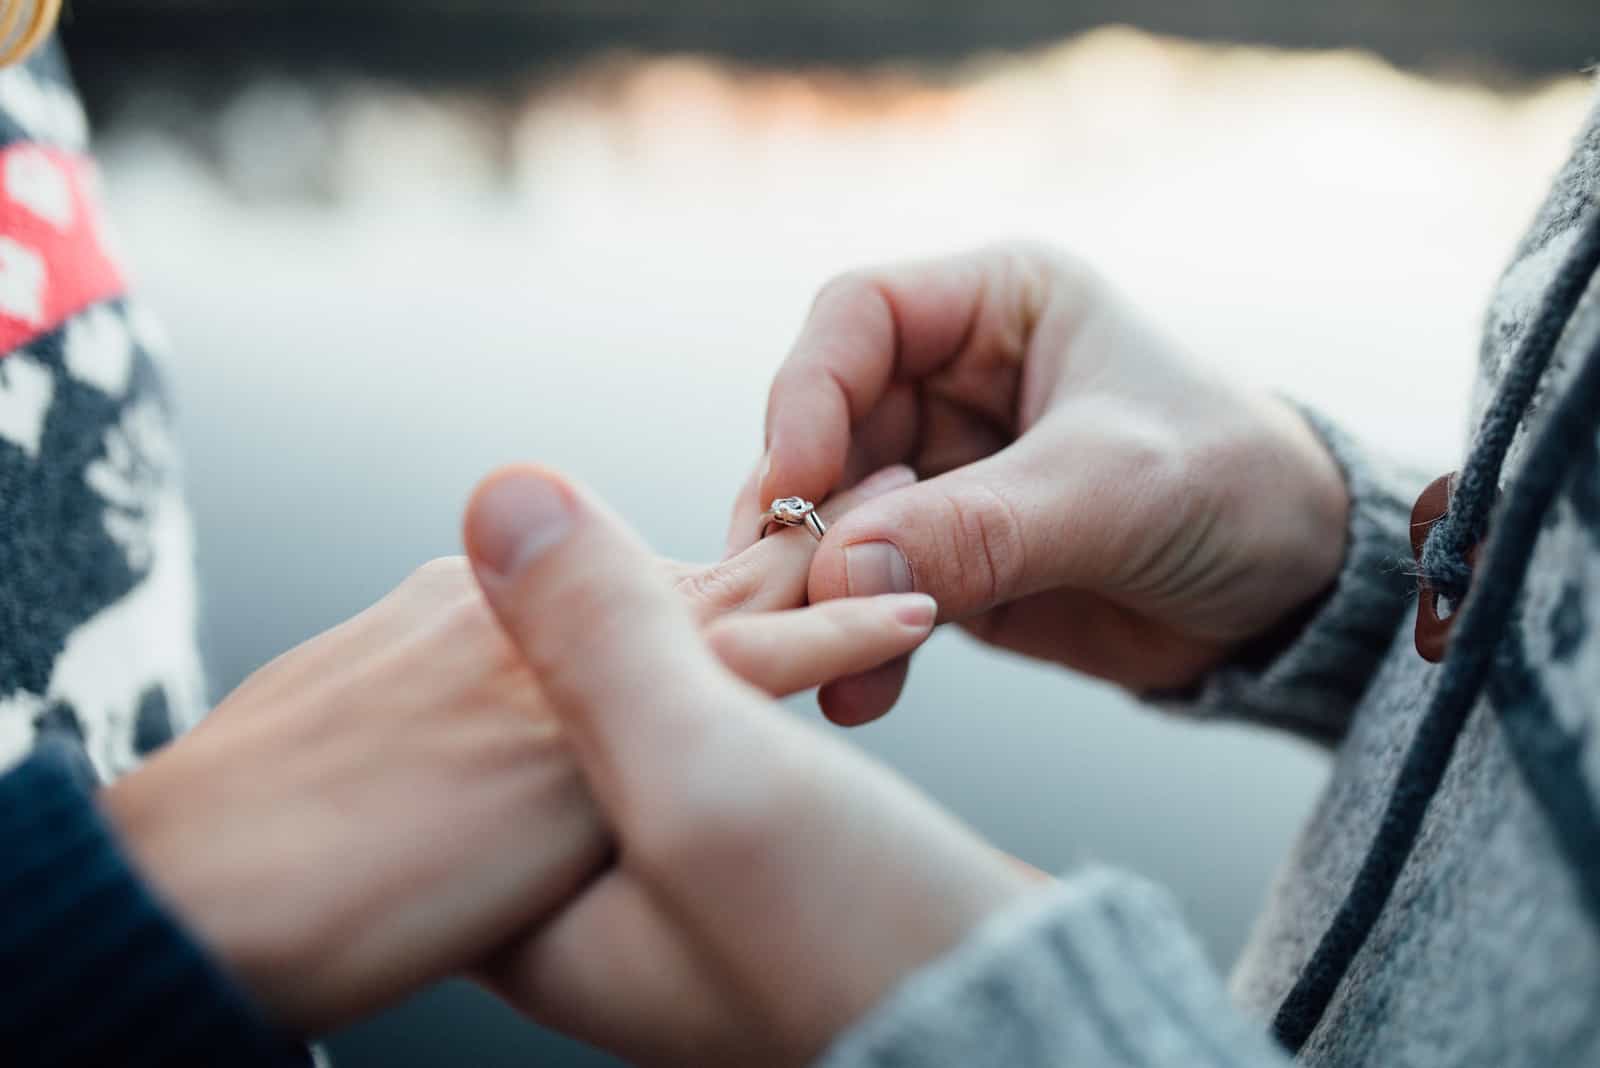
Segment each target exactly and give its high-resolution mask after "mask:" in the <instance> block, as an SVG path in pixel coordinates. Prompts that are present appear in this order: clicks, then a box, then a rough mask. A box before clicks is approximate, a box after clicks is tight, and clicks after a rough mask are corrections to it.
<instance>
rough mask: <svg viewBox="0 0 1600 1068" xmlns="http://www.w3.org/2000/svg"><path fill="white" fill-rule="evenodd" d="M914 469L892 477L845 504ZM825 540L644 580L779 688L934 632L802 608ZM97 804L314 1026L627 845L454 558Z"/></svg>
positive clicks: (281, 1019)
mask: <svg viewBox="0 0 1600 1068" xmlns="http://www.w3.org/2000/svg"><path fill="white" fill-rule="evenodd" d="M910 479H911V475H910V473H909V472H907V471H905V470H903V469H901V470H891V471H887V472H884V473H883V474H882V475H881V476H880V477H879V478H878V479H876V480H874V481H872V482H870V483H869V484H866V485H864V486H862V487H860V488H859V489H858V491H857V492H854V493H851V494H846V495H843V496H842V497H841V498H840V499H839V500H838V501H836V502H833V503H832V504H831V506H830V512H831V514H833V515H842V514H843V513H844V512H845V511H846V510H848V508H850V507H852V506H853V505H855V504H857V503H859V502H860V501H861V500H864V499H866V498H867V497H869V496H870V495H871V494H872V493H873V492H883V491H885V490H889V489H892V488H894V487H896V486H899V485H904V484H905V483H906V482H908V481H910ZM813 549H814V543H813V542H812V541H811V540H810V539H809V538H807V537H805V536H804V534H803V533H802V534H800V536H798V537H796V536H790V535H774V536H773V537H771V538H769V539H767V540H766V541H764V542H762V543H761V544H760V545H758V546H755V547H753V548H752V549H751V550H750V551H749V552H747V553H744V554H742V555H741V556H739V557H737V558H735V559H733V560H730V561H728V562H726V563H724V564H721V565H718V566H716V567H712V568H700V567H691V566H688V565H682V564H675V563H667V562H663V561H660V560H656V559H651V560H649V561H648V563H647V564H645V565H644V567H643V571H644V573H645V574H646V575H647V576H648V581H649V582H650V583H651V584H652V585H653V586H654V587H655V588H656V589H658V590H659V591H660V592H661V593H662V595H663V596H664V597H666V598H667V599H669V600H671V601H672V602H673V603H674V604H675V606H676V608H677V609H678V611H680V612H682V613H683V614H684V615H685V617H686V618H688V619H689V620H691V621H692V622H691V625H690V629H691V633H693V634H695V635H696V641H697V642H698V643H699V644H700V646H701V647H702V648H703V649H705V650H707V651H708V655H715V656H719V657H721V658H723V660H724V661H725V662H726V663H727V664H729V665H731V666H732V668H733V669H734V670H735V671H736V672H737V673H738V675H739V677H740V678H742V679H743V680H744V682H743V683H742V684H743V685H749V686H752V687H755V688H757V689H758V690H759V691H761V692H763V693H766V694H773V695H779V694H787V693H791V692H794V691H797V690H801V689H805V688H808V687H810V686H813V685H816V684H818V683H820V682H824V681H826V680H827V679H830V678H833V677H836V676H837V675H838V674H840V673H843V672H852V671H860V670H864V669H867V668H869V667H871V666H872V665H873V664H875V663H880V662H882V661H883V660H885V659H888V658H891V657H895V656H898V655H901V654H903V653H905V652H906V651H907V650H909V649H911V648H913V647H915V646H916V645H918V644H920V643H921V642H922V641H923V640H924V639H925V638H926V637H927V635H928V633H929V631H930V630H931V629H932V625H933V618H934V615H935V612H936V609H935V607H934V605H933V603H932V601H931V600H930V599H929V598H927V597H922V596H918V597H909V598H904V597H903V598H880V599H872V600H866V601H856V602H849V603H841V604H838V605H827V606H821V607H817V608H806V609H798V610H786V609H794V606H796V605H798V604H800V603H802V601H803V597H804V588H805V581H806V572H807V567H808V565H809V562H810V558H811V554H812V552H813ZM673 591H676V592H673ZM600 592H601V591H597V595H599V593H600ZM568 622H569V621H563V620H560V619H555V618H552V619H550V620H547V621H546V624H547V625H549V626H552V627H561V626H565V625H567V623H568ZM780 634H781V640H780V637H779V636H780ZM593 637H594V641H593V642H585V643H583V644H582V645H581V646H578V647H574V648H573V649H572V650H571V655H572V657H573V663H572V667H573V668H574V669H576V670H582V671H586V672H591V673H594V674H597V675H601V676H603V675H605V674H607V673H608V672H609V671H611V670H612V669H613V665H611V664H610V663H609V660H608V657H609V655H611V654H612V653H613V652H615V653H619V654H620V653H622V650H611V649H608V648H606V647H605V644H604V642H603V641H602V640H601V639H602V638H603V637H604V636H603V635H598V634H597V635H594V636H593ZM102 803H103V806H104V809H105V811H106V812H107V814H108V815H109V817H110V818H111V821H112V822H113V824H114V825H115V826H116V827H117V828H118V829H119V831H120V833H121V837H122V839H123V842H124V845H125V848H126V849H127V850H128V852H129V853H130V855H131V858H132V859H133V861H134V863H135V864H136V865H137V866H138V867H140V868H141V870H142V871H143V872H144V873H145V875H146V877H147V878H148V879H149V881H150V882H151V884H152V885H153V886H154V887H155V888H156V889H157V890H158V892H160V893H161V894H162V895H163V896H164V897H165V898H166V899H167V900H168V902H169V903H170V904H171V905H172V906H173V907H174V908H175V909H176V911H177V912H178V914H179V915H180V916H181V917H182V918H183V919H184V920H185V921H186V922H187V924H188V926H189V927H190V929H191V930H193V931H194V932H195V933H197V934H198V935H199V936H200V937H201V938H202V939H203V940H204V941H206V942H207V943H208V944H209V945H210V946H211V947H212V948H213V950H214V951H215V952H216V953H217V954H218V955H219V956H220V957H221V959H223V960H224V961H225V962H227V964H228V965H229V966H230V967H231V969H232V970H233V972H234V973H235V974H236V975H237V976H238V977H239V979H240V980H242V982H243V983H244V984H245V986H246V987H247V988H248V989H249V990H250V991H251V993H252V994H253V995H254V996H255V998H256V1000H257V1001H258V1003H259V1004H260V1005H261V1006H262V1007H263V1008H264V1009H265V1010H266V1012H267V1013H268V1015H269V1016H270V1018H272V1019H273V1020H274V1021H275V1022H276V1023H278V1024H279V1025H281V1026H282V1027H284V1028H286V1029H288V1030H290V1031H293V1032H296V1033H303V1034H317V1033H321V1032H323V1031H325V1030H327V1029H329V1028H332V1027H334V1026H337V1025H339V1024H341V1023H344V1022H348V1021H350V1020H353V1019H355V1018H357V1017H359V1016H361V1015H364V1014H366V1013H369V1012H371V1011H374V1010H376V1009H378V1008H381V1007H383V1006H384V1005H387V1004H390V1003H392V1002H393V1001H395V1000H397V999H399V998H400V997H402V996H404V995H406V994H408V993H410V992H412V991H414V990H416V989H418V988H420V987H421V986H423V985H425V984H427V983H429V982H432V981H435V980H437V979H440V978H443V977H445V976H447V975H449V974H452V973H456V972H461V971H468V970H474V969H477V968H479V967H480V966H481V965H482V964H483V962H484V961H485V960H489V959H494V958H496V957H497V956H499V955H502V954H503V952H504V946H505V944H506V943H507V940H508V939H512V938H513V937H514V936H516V935H517V934H518V932H522V931H525V930H527V929H528V928H529V927H530V926H534V925H537V924H538V923H539V922H540V921H541V920H543V919H546V918H548V917H549V916H550V915H551V914H552V913H554V912H555V911H556V910H558V909H559V907H560V906H561V905H562V904H563V903H564V902H566V901H567V900H568V899H569V898H570V897H571V896H572V895H574V894H576V893H578V892H579V891H580V890H581V889H582V888H583V887H584V886H585V884H586V883H587V882H588V881H590V880H592V879H595V878H596V877H597V876H599V874H600V873H601V872H602V871H604V870H605V868H606V866H607V864H608V862H609V860H610V858H611V857H612V855H613V852H614V850H615V844H614V842H613V839H612V837H611V835H610V834H609V833H608V831H607V825H606V822H605V820H604V818H603V814H602V813H601V812H600V811H598V810H597V808H596V806H595V804H594V801H593V797H592V794H591V790H590V787H589V785H588V784H587V783H586V782H585V780H584V777H583V776H582V775H581V774H580V771H579V768H578V767H577V765H576V763H575V761H574V759H573V755H572V751H571V746H570V745H569V742H568V740H567V738H566V737H565V736H564V734H563V731H562V728H561V726H560V724H559V723H558V721H557V720H556V718H555V717H554V716H553V714H552V712H551V709H550V706H549V699H548V696H547V692H546V687H545V685H544V681H543V680H542V679H541V678H539V677H537V676H536V674H535V673H534V672H532V671H531V670H530V669H529V667H528V665H527V663H526V661H525V660H524V659H523V657H522V655H521V653H520V651H519V649H518V648H517V647H516V646H515V645H514V644H513V643H512V642H511V641H510V640H509V639H508V638H507V636H506V635H505V633H504V631H503V630H502V629H501V627H500V626H499V625H498V623H497V622H496V620H495V617H494V616H493V615H492V614H491V613H490V611H489V609H488V607H487V605H486V603H485V601H484V599H483V597H482V595H481V593H480V591H479V588H478V585H477V583H476V582H475V581H474V580H473V577H472V574H471V572H470V570H469V568H468V565H467V563H466V561H465V560H463V559H459V558H458V559H451V560H441V561H436V562H434V563H432V564H429V565H427V566H425V567H424V568H422V569H421V570H419V571H418V572H417V573H416V574H415V575H413V576H412V577H411V578H409V579H408V580H407V581H406V582H404V583H403V584H402V585H401V586H400V587H399V588H398V589H397V590H395V592H394V593H393V594H391V595H390V596H389V597H387V598H385V599H384V600H383V601H382V602H380V603H379V604H377V605H376V606H374V607H373V608H372V609H370V610H368V611H367V612H365V613H363V614H362V615H360V616H358V617H356V618H355V619H353V620H351V621H350V622H348V623H346V624H344V625H342V626H340V627H338V628H336V629H334V630H333V631H330V632H329V633H327V634H325V635H322V636H321V637H319V638H316V639H313V640H312V641H310V642H308V643H306V644H305V645H302V646H301V647H299V648H297V649H295V650H293V651H291V652H290V653H288V654H286V655H285V656H283V657H281V658H280V659H278V660H277V661H275V662H273V663H272V664H269V665H268V666H267V667H265V668H263V669H262V670H261V671H259V672H258V673H257V674H255V675H254V676H253V677H251V678H250V679H249V680H248V681H247V682H245V684H244V685H243V686H241V687H240V688H239V689H238V690H237V691H236V692H235V693H234V694H233V695H231V696H230V697H229V698H228V699H227V700H226V701H225V702H223V704H222V705H221V706H220V707H219V708H218V709H217V710H216V711H215V713H214V714H213V715H212V716H211V717H210V718H208V719H207V720H206V722H205V723H204V724H202V725H201V727H200V728H198V729H197V730H196V731H194V732H193V733H192V734H190V735H189V736H187V737H185V738H183V739H181V740H180V741H178V742H176V743H175V744H173V745H172V746H170V747H169V748H168V749H166V750H165V751H164V752H163V753H161V754H160V755H159V756H158V757H157V758H156V759H155V760H153V761H152V762H151V763H150V764H149V765H148V766H147V767H145V768H144V769H142V770H140V771H139V772H137V773H135V774H134V775H132V776H130V777H129V778H127V779H125V780H123V781H122V782H120V783H118V784H117V785H115V786H112V787H110V788H109V789H108V790H107V791H105V793H104V794H103V799H102Z"/></svg>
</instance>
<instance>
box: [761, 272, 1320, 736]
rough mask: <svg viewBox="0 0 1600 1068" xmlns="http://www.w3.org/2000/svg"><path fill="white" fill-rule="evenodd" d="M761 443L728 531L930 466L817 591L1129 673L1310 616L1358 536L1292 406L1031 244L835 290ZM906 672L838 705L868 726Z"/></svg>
mask: <svg viewBox="0 0 1600 1068" xmlns="http://www.w3.org/2000/svg"><path fill="white" fill-rule="evenodd" d="M1241 314H1249V311H1248V309H1244V308H1242V309H1241ZM767 445H768V455H767V458H766V460H765V461H764V462H763V466H762V467H761V468H758V472H757V475H756V476H755V477H753V478H752V480H751V482H750V483H749V484H748V485H747V487H746V489H745V492H744V493H743V494H742V495H741V496H740V498H739V501H738V504H737V506H736V508H735V513H734V521H733V526H732V534H731V537H730V546H731V547H732V548H734V549H738V548H742V547H744V546H745V545H747V544H748V543H749V531H750V528H751V526H752V525H753V523H754V517H755V516H756V515H757V514H758V513H759V512H760V510H761V508H762V507H763V504H762V502H763V501H765V500H768V499H770V498H771V497H774V496H779V495H791V494H798V495H801V496H812V497H814V498H816V497H821V496H825V495H826V494H827V493H829V492H830V491H832V490H835V489H837V488H839V487H841V486H848V485H850V484H851V482H852V481H853V480H854V479H855V478H857V477H859V476H860V474H862V473H863V472H865V471H868V470H871V469H873V468H875V467H877V466H881V465H882V464H886V463H902V462H904V463H910V464H912V465H913V466H914V467H915V468H916V469H917V470H918V472H919V473H920V474H921V475H923V476H924V477H925V478H926V479H927V480H926V481H924V482H921V483H918V484H916V485H914V486H909V487H907V488H904V489H902V490H899V491H897V492H893V493H889V494H885V495H883V496H881V497H878V498H876V499H875V500H873V501H872V502H870V503H869V504H868V505H866V506H865V507H863V508H861V509H859V510H858V511H856V512H853V513H851V514H850V516H848V517H847V518H846V519H844V520H843V521H841V522H839V523H837V524H835V525H834V527H833V529H832V530H831V531H830V532H829V534H828V537H827V540H826V542H825V543H824V545H823V546H822V549H821V551H819V552H818V554H817V557H816V560H815V562H814V563H813V565H812V571H811V582H810V595H811V600H812V601H813V602H814V603H815V602H821V601H825V600H828V599H829V598H834V597H844V596H862V595H868V594H878V593H886V592H890V591H901V592H904V591H909V590H913V589H915V590H921V591H923V592H925V593H930V594H932V595H933V596H934V597H935V598H936V599H937V600H938V602H939V605H940V608H941V612H942V615H943V617H944V618H945V619H947V620H953V621H959V622H962V623H964V624H965V625H966V626H968V627H969V628H970V629H971V630H972V631H973V632H974V633H976V634H977V635H978V636H979V637H980V638H982V639H984V640H986V641H989V642H992V643H994V644H996V645H1000V646H1004V647H1006V648H1008V649H1012V650H1015V651H1018V652H1022V653H1025V654H1028V655H1030V656H1036V657H1041V658H1044V659H1049V660H1056V661H1059V662H1061V663H1063V664H1066V665H1068V666H1070V667H1073V668H1076V669H1079V670H1082V671H1086V672H1089V673H1090V674H1093V675H1097V676H1100V677H1102V678H1106V679H1110V680H1112V681H1115V682H1118V683H1121V684H1123V685H1125V686H1128V687H1130V688H1133V689H1135V690H1148V689H1157V688H1175V687H1181V686H1184V685H1187V684H1189V683H1192V682H1193V681H1195V680H1196V679H1197V678H1198V677H1199V676H1200V675H1201V674H1203V673H1204V672H1205V671H1206V670H1207V669H1209V668H1211V667H1213V666H1215V665H1217V664H1218V663H1219V662H1221V661H1222V660H1224V659H1225V658H1227V657H1228V656H1229V655H1230V653H1232V652H1233V651H1234V650H1236V649H1237V648H1238V647H1239V646H1240V645H1241V644H1243V643H1246V642H1249V641H1250V640H1251V639H1253V638H1257V637H1259V636H1262V635H1263V634H1265V633H1267V632H1269V631H1271V630H1272V629H1273V628H1274V627H1275V626H1276V625H1278V624H1280V623H1282V622H1284V621H1285V620H1287V619H1289V618H1290V617H1292V616H1294V615H1295V614H1296V612H1297V610H1299V609H1301V608H1302V607H1303V606H1304V605H1306V604H1307V603H1308V602H1309V601H1310V600H1311V599H1313V598H1315V597H1316V596H1317V595H1318V594H1319V593H1321V592H1322V591H1323V590H1325V589H1326V588H1327V587H1328V585H1329V584H1330V583H1331V582H1332V580H1333V578H1334V575H1335V574H1336V571H1337V568H1338V566H1339V562H1340V560H1341V558H1342V556H1343V552H1344V540H1345V524H1346V516H1347V512H1348V510H1349V502H1348V499H1347V494H1346V490H1345V487H1344V484H1343V480H1342V477H1341V474H1340V472H1339V471H1338V469H1337V468H1336V466H1335V464H1334V462H1333V459H1332V457H1331V456H1329V454H1328V453H1327V451H1326V450H1325V449H1324V448H1323V446H1322V444H1321V442H1320V441H1319V440H1318V439H1317V438H1316V437H1315V436H1314V435H1313V433H1312V432H1311V430H1310V429H1309V427H1308V426H1307V425H1306V424H1305V422H1304V420H1303V419H1302V418H1301V417H1300V416H1299V414H1298V413H1296V412H1294V411H1293V410H1292V409H1290V408H1289V407H1288V406H1287V405H1285V404H1283V403H1281V402H1279V401H1277V400H1275V399H1272V398H1270V397H1266V396H1259V395H1256V394H1254V393H1249V392H1244V391H1241V390H1239V389H1237V388H1235V387H1233V386H1231V385H1229V384H1228V383H1226V382H1223V381H1221V380H1219V379H1218V378H1217V377H1215V376H1213V375H1211V374H1208V373H1206V372H1205V371H1204V370H1203V369H1201V368H1198V367H1196V366H1195V365H1193V364H1192V363H1190V362H1189V361H1188V360H1187V359H1185V357H1184V356H1183V355H1182V354H1181V353H1180V352H1178V351H1177V350H1175V349H1174V348H1173V346H1172V345H1171V344H1170V343H1169V342H1167V341H1166V340H1165V339H1164V338H1162V337H1160V336H1159V335H1157V334H1156V333H1154V332H1152V331H1151V330H1150V328H1149V327H1148V326H1147V325H1146V324H1144V323H1143V322H1141V321H1140V320H1139V319H1138V318H1137V317H1136V316H1135V315H1134V314H1133V313H1131V312H1130V311H1129V310H1128V309H1127V308H1126V307H1125V306H1124V305H1123V304H1122V303H1121V302H1120V301H1118V300H1117V299H1116V297H1115V296H1114V295H1113V294H1112V293H1110V292H1109V291H1108V289H1107V288H1106V286H1105V285H1103V284H1102V283H1101V282H1100V281H1099V280H1098V279H1096V278H1095V277H1094V276H1093V275H1092V274H1091V273H1090V272H1089V271H1087V270H1086V269H1085V268H1084V267H1083V266H1082V265H1081V264H1078V263H1076V262H1074V261H1072V260H1069V259H1066V258H1064V257H1062V256H1058V255H1054V254H1051V253H1049V252H1047V251H1043V250H1040V249H1037V248H1032V247H1026V246H1004V247H998V248H993V249H989V250H986V251H983V252H980V253H977V254H973V255H966V256H961V257H957V258H953V259H948V260H943V261H939V262H934V263H928V264H918V265H914V266H906V267H898V268H893V269H889V270H881V271H868V272H863V273H859V274H852V275H847V276H845V277H844V278H841V279H840V280H838V281H836V282H835V283H833V284H832V285H829V286H828V287H827V288H825V289H824V290H823V291H822V294H821V295H820V296H819V297H818V298H817V302H816V306H815V308H814V309H813V310H812V313H811V317H810V320H809V322H808V323H807V324H806V326H805V329H804V331H803V332H802V334H801V337H800V340H799V342H798V344H797V345H796V347H795V350H794V353H793V354H792V355H791V356H790V358H789V360H788V362H787V363H786V364H785V365H784V367H783V369H782V370H781V371H780V372H779V374H778V377H777V380H776V381H775V383H774V384H773V387H772V394H771V399H770V404H769V408H768V416H767ZM903 674H904V665H903V664H902V665H899V666H898V667H896V666H890V667H889V668H887V669H882V670H880V671H878V672H875V673H873V674H871V675H868V676H866V677H864V678H860V679H855V680H847V681H845V682H842V683H838V684H835V685H834V686H833V687H830V688H829V689H828V690H827V691H825V692H824V706H825V709H826V710H827V711H828V712H829V714H830V715H831V716H832V717H833V718H835V719H837V720H839V721H841V722H860V721H863V720H865V719H869V718H872V717H873V716H875V715H877V714H880V713H882V712H883V711H885V710H886V707H887V703H888V702H890V701H892V699H893V697H894V695H895V694H896V693H897V692H898V689H899V686H900V683H901V681H902V680H903Z"/></svg>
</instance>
